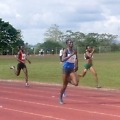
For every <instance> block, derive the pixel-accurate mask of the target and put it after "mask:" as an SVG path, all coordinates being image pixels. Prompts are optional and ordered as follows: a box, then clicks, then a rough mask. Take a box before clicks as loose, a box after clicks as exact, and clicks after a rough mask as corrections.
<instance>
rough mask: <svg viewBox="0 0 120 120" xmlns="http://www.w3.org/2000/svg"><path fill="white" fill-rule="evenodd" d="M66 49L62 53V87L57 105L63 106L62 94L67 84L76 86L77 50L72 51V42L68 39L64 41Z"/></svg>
mask: <svg viewBox="0 0 120 120" xmlns="http://www.w3.org/2000/svg"><path fill="white" fill-rule="evenodd" d="M66 45H67V48H66V49H64V51H63V56H62V62H64V63H63V86H62V88H61V91H60V96H59V103H60V104H63V103H64V102H63V93H64V92H65V90H66V88H67V85H68V83H69V82H70V83H71V84H73V85H75V86H78V75H77V73H76V71H77V70H78V58H77V50H74V49H73V41H72V40H71V39H68V40H67V41H66Z"/></svg>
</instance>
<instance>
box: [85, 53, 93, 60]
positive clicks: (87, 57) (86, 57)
mask: <svg viewBox="0 0 120 120" xmlns="http://www.w3.org/2000/svg"><path fill="white" fill-rule="evenodd" d="M90 54H91V53H90ZM90 58H93V55H92V57H89V56H87V54H86V53H84V59H85V60H87V59H90Z"/></svg>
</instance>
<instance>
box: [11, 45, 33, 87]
mask: <svg viewBox="0 0 120 120" xmlns="http://www.w3.org/2000/svg"><path fill="white" fill-rule="evenodd" d="M17 60H18V62H19V63H18V64H17V69H15V66H11V67H10V69H13V70H14V73H15V74H16V75H17V76H19V75H20V71H21V69H22V70H23V72H24V74H25V81H26V84H25V86H26V87H27V86H29V84H28V70H27V67H26V64H25V62H26V60H27V61H28V62H29V63H30V64H31V62H30V61H29V60H28V59H27V55H26V53H25V49H24V47H23V46H21V47H20V50H19V52H18V56H17Z"/></svg>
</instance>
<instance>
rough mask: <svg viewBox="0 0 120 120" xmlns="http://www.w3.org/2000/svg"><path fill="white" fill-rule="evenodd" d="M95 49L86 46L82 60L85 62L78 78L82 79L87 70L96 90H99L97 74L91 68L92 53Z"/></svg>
mask: <svg viewBox="0 0 120 120" xmlns="http://www.w3.org/2000/svg"><path fill="white" fill-rule="evenodd" d="M94 51H95V49H94V48H92V47H90V46H89V45H88V46H86V51H85V53H84V59H85V60H86V64H84V69H83V72H82V73H81V74H79V75H78V76H79V77H84V76H85V75H86V73H87V71H88V70H90V71H91V72H92V73H93V75H94V77H95V81H96V87H97V88H101V86H99V82H98V76H97V73H96V71H95V69H94V67H93V59H92V58H93V53H94Z"/></svg>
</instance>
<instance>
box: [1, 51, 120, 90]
mask: <svg viewBox="0 0 120 120" xmlns="http://www.w3.org/2000/svg"><path fill="white" fill-rule="evenodd" d="M29 59H30V60H31V62H32V64H27V67H28V72H29V80H30V81H38V82H47V83H58V84H61V83H62V76H61V75H62V64H60V62H59V56H58V55H46V56H43V57H42V56H30V57H29ZM84 63H85V61H84V59H83V55H82V54H80V55H79V70H78V72H79V73H80V72H81V71H82V69H83V64H84ZM93 63H94V68H95V69H96V71H97V73H98V78H99V80H100V84H101V85H102V87H104V88H115V89H119V88H120V53H119V52H118V53H103V54H94V62H93ZM11 65H14V66H16V65H17V60H16V58H15V57H14V56H0V79H3V80H24V74H23V72H21V74H20V76H18V77H17V76H15V75H14V73H13V71H12V70H10V68H9V67H10V66H11ZM79 85H80V86H90V87H94V86H95V81H94V77H93V75H92V74H91V73H90V72H89V71H88V73H87V75H86V76H85V77H84V78H82V79H81V80H80V83H79Z"/></svg>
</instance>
